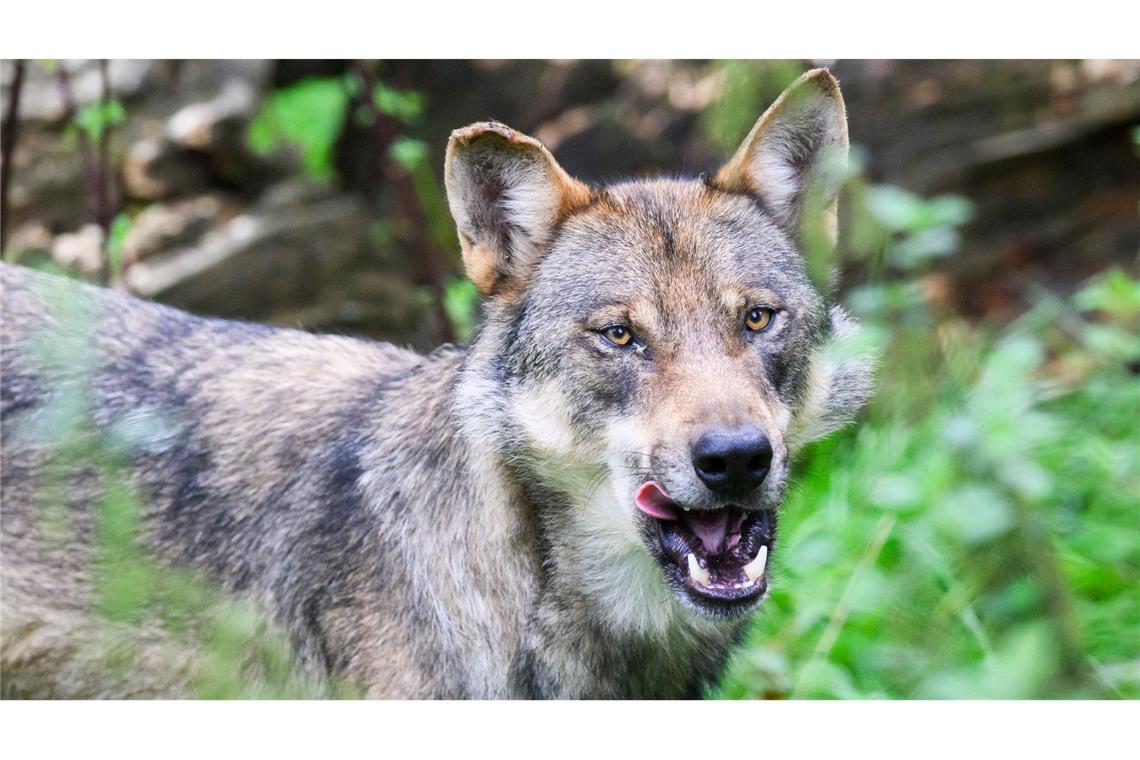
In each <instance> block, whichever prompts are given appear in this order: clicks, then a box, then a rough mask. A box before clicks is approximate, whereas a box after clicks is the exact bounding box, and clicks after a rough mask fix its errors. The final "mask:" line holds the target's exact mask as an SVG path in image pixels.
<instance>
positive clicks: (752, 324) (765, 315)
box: [744, 306, 776, 332]
mask: <svg viewBox="0 0 1140 760" xmlns="http://www.w3.org/2000/svg"><path fill="white" fill-rule="evenodd" d="M775 316H776V312H774V311H772V310H771V309H762V308H760V307H759V306H756V307H754V308H753V309H751V310H750V311H749V312H748V316H746V317H745V318H744V324H745V325H747V327H748V329H749V330H751V331H752V332H763V331H764V330H767V329H768V327H770V326H771V324H772V320H773V319H774V318H775Z"/></svg>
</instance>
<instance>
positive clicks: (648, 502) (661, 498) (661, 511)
mask: <svg viewBox="0 0 1140 760" xmlns="http://www.w3.org/2000/svg"><path fill="white" fill-rule="evenodd" d="M633 500H634V502H636V504H637V508H638V509H640V510H641V511H642V512H644V513H645V514H647V515H650V516H652V517H656V518H657V519H658V520H676V519H677V505H676V503H675V502H674V501H673V500H672V499H671V498H669V494H667V493H666V492H665V489H664V488H662V487H661V484H659V483H658V482H657V481H655V480H651V481H649V482H648V483H643V484H642V486H641V488H639V489H637V494H636V495H635V496H634V497H633Z"/></svg>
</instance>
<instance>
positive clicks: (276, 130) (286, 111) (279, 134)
mask: <svg viewBox="0 0 1140 760" xmlns="http://www.w3.org/2000/svg"><path fill="white" fill-rule="evenodd" d="M348 100H349V92H348V89H347V87H346V85H345V81H344V79H342V78H340V77H325V78H318V77H314V78H310V79H305V80H303V81H301V82H297V83H296V84H293V85H290V86H288V87H284V88H281V89H278V90H275V91H274V92H273V93H272V94H271V95H270V96H269V98H268V99H267V100H266V102H265V104H264V105H263V106H262V109H261V112H260V113H259V114H258V115H257V117H256V118H255V119H254V120H253V123H251V124H250V127H249V134H248V139H249V144H250V146H251V147H252V148H253V149H254V150H255V151H257V152H258V153H262V154H264V153H269V152H271V151H273V150H276V149H278V148H280V147H282V146H291V147H294V148H296V149H297V150H299V151H300V153H301V157H302V166H303V168H304V170H305V172H306V173H307V174H308V175H309V176H311V177H313V178H315V179H319V180H328V179H330V178H331V177H332V175H333V166H332V155H333V147H334V145H335V143H336V138H337V135H338V134H340V130H341V127H342V126H343V124H344V119H345V113H346V111H347V108H348Z"/></svg>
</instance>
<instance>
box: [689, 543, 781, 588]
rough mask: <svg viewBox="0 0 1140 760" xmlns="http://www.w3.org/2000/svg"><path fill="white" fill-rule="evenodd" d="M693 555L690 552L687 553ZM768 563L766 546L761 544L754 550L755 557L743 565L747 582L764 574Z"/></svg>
mask: <svg viewBox="0 0 1140 760" xmlns="http://www.w3.org/2000/svg"><path fill="white" fill-rule="evenodd" d="M689 556H690V557H691V556H693V555H692V554H690V555H689ZM767 564H768V547H767V546H761V547H760V551H758V552H756V559H754V560H752V561H751V562H749V563H748V564H747V565H745V566H744V574H745V575H747V576H748V580H749V582H751V581H755V580H756V579H757V578H759V577H760V576H761V575H763V574H764V568H765V567H766V566H767Z"/></svg>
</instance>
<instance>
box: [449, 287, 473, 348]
mask: <svg viewBox="0 0 1140 760" xmlns="http://www.w3.org/2000/svg"><path fill="white" fill-rule="evenodd" d="M443 308H444V309H445V310H446V311H447V316H448V318H449V319H450V320H451V324H452V325H453V326H454V327H455V335H456V337H458V338H459V340H460V341H461V342H463V341H468V340H470V339H471V338H472V336H474V334H475V326H476V325H477V324H478V319H479V292H478V291H477V290H476V289H475V285H474V283H472V282H471V281H470V280H468V279H465V278H459V277H451V278H448V282H447V287H446V288H444V292H443Z"/></svg>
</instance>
